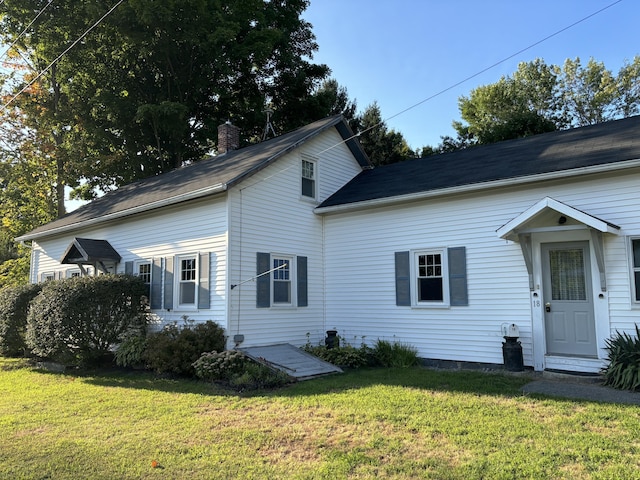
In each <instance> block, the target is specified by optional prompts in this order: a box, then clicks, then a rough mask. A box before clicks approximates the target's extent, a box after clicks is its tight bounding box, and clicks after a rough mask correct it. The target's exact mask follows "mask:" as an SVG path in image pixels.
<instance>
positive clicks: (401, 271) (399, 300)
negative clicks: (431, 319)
mask: <svg viewBox="0 0 640 480" xmlns="http://www.w3.org/2000/svg"><path fill="white" fill-rule="evenodd" d="M410 272H411V268H410V266H409V252H408V251H407V252H396V305H398V306H402V307H404V306H410V305H411V279H410V276H411V273H410Z"/></svg>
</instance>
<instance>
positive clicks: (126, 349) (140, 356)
mask: <svg viewBox="0 0 640 480" xmlns="http://www.w3.org/2000/svg"><path fill="white" fill-rule="evenodd" d="M146 349H147V338H146V335H144V334H143V333H139V334H133V335H129V336H127V337H126V338H125V339H124V340H123V341H122V343H121V344H120V345H118V348H117V349H116V351H115V354H114V357H115V361H116V365H118V366H120V367H136V366H140V365H143V364H144V352H145V350H146Z"/></svg>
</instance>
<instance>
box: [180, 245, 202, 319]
mask: <svg viewBox="0 0 640 480" xmlns="http://www.w3.org/2000/svg"><path fill="white" fill-rule="evenodd" d="M186 259H193V260H194V261H195V266H196V270H195V292H194V296H193V297H194V298H193V303H184V304H182V303H180V283H181V280H180V278H181V277H182V260H186ZM199 260H200V255H199V253H197V252H196V253H183V254H180V255H176V256H175V257H174V260H173V265H174V267H173V270H174V274H173V305H174V309H173V310H174V311H191V312H194V311H197V310H198V294H199V290H200V261H199Z"/></svg>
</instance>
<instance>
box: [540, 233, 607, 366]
mask: <svg viewBox="0 0 640 480" xmlns="http://www.w3.org/2000/svg"><path fill="white" fill-rule="evenodd" d="M590 265H591V263H590V261H589V242H571V243H548V244H543V245H542V274H543V283H544V285H543V295H544V297H543V299H544V320H545V335H546V343H547V355H561V356H570V357H597V345H596V326H595V318H594V313H593V312H594V310H593V295H592V287H591V267H590Z"/></svg>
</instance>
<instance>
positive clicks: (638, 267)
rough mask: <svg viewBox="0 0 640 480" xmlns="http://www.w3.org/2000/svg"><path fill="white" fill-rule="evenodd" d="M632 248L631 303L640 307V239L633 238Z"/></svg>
mask: <svg viewBox="0 0 640 480" xmlns="http://www.w3.org/2000/svg"><path fill="white" fill-rule="evenodd" d="M630 247H631V252H630V253H631V255H630V257H631V280H632V295H631V301H632V303H634V304H636V305H640V238H632V239H631V245H630Z"/></svg>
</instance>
